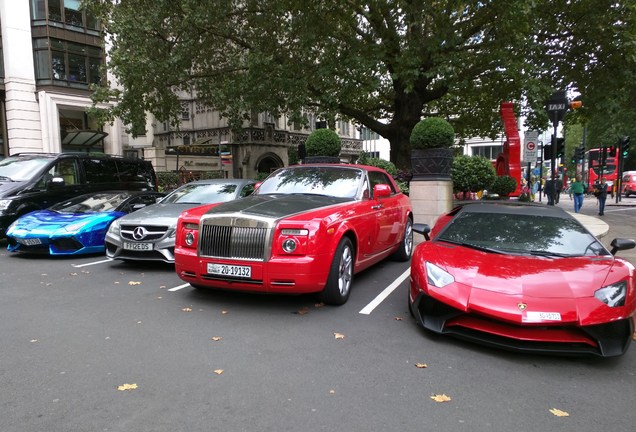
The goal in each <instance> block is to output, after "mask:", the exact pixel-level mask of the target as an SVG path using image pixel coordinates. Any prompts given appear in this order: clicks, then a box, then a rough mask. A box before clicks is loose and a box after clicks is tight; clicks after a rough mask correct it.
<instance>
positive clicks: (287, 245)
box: [283, 238, 298, 253]
mask: <svg viewBox="0 0 636 432" xmlns="http://www.w3.org/2000/svg"><path fill="white" fill-rule="evenodd" d="M297 247H298V243H296V240H294V239H291V238H289V239H286V240H285V241H284V242H283V250H284V251H285V252H287V253H293V252H294V251H295V250H296V248H297Z"/></svg>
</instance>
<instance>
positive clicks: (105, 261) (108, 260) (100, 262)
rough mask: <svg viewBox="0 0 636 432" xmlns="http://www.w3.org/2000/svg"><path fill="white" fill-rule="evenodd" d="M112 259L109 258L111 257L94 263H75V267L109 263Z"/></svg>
mask: <svg viewBox="0 0 636 432" xmlns="http://www.w3.org/2000/svg"><path fill="white" fill-rule="evenodd" d="M111 261H112V259H110V258H109V259H106V260H102V261H95V262H92V263H86V264H73V267H75V268H80V267H87V266H92V265H95V264H102V263H107V262H111Z"/></svg>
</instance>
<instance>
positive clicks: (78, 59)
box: [33, 38, 103, 89]
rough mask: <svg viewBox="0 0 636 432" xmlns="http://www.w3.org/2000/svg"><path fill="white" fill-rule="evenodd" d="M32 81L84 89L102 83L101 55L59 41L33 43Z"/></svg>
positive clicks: (99, 51)
mask: <svg viewBox="0 0 636 432" xmlns="http://www.w3.org/2000/svg"><path fill="white" fill-rule="evenodd" d="M33 47H34V53H33V55H34V61H35V78H36V79H37V82H38V84H54V85H64V86H70V87H77V88H85V89H88V85H89V84H91V83H93V84H98V83H100V82H101V81H102V64H103V51H102V49H101V48H100V47H95V46H91V45H82V44H78V43H73V42H66V41H63V40H60V39H46V38H39V39H34V41H33Z"/></svg>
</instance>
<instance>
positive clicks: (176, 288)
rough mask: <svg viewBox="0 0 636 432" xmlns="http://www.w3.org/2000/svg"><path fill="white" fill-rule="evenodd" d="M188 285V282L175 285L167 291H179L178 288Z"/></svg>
mask: <svg viewBox="0 0 636 432" xmlns="http://www.w3.org/2000/svg"><path fill="white" fill-rule="evenodd" d="M189 286H190V284H189V283H187V284H183V285H179V286H176V287H174V288H170V289H169V290H168V291H179V290H180V289H184V288H186V287H189Z"/></svg>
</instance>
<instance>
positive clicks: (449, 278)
mask: <svg viewBox="0 0 636 432" xmlns="http://www.w3.org/2000/svg"><path fill="white" fill-rule="evenodd" d="M426 279H427V280H428V283H429V284H430V285H433V286H435V287H437V288H444V287H445V286H446V285H449V284H452V283H453V282H455V278H454V277H453V275H451V274H450V273H448V272H447V271H445V270H442V269H441V268H439V267H438V266H436V265H435V264H431V263H430V262H428V261H427V262H426Z"/></svg>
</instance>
